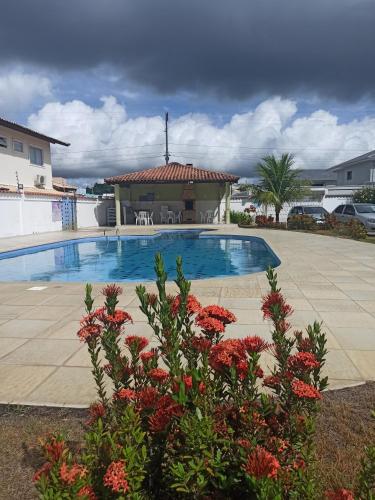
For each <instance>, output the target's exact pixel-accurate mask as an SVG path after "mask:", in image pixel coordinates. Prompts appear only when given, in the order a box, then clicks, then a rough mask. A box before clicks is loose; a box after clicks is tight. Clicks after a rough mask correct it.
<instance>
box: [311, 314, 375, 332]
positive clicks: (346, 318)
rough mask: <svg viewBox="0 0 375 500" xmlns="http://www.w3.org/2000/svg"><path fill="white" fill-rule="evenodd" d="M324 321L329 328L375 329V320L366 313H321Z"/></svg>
mask: <svg viewBox="0 0 375 500" xmlns="http://www.w3.org/2000/svg"><path fill="white" fill-rule="evenodd" d="M319 314H320V315H321V317H322V318H323V321H324V322H325V323H326V324H327V325H328V326H329V327H337V328H339V327H351V326H354V327H357V328H358V327H360V328H364V327H365V328H366V327H372V328H374V329H375V318H374V317H373V316H371V315H370V314H369V313H366V312H344V311H340V312H320V313H319Z"/></svg>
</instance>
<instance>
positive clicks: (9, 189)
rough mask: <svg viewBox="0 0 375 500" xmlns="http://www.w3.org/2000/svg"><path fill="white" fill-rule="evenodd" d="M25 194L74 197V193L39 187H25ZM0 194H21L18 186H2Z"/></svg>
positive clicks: (0, 186)
mask: <svg viewBox="0 0 375 500" xmlns="http://www.w3.org/2000/svg"><path fill="white" fill-rule="evenodd" d="M23 192H24V194H26V195H34V196H58V197H66V196H68V197H69V196H74V193H63V192H62V191H56V189H42V188H37V187H25V188H24V189H23ZM0 193H9V194H15V193H19V191H18V189H17V187H16V186H11V185H9V184H0Z"/></svg>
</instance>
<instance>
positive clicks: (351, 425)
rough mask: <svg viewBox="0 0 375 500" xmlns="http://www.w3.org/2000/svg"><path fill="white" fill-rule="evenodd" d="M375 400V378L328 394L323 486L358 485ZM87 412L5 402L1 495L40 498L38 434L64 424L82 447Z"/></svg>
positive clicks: (374, 438)
mask: <svg viewBox="0 0 375 500" xmlns="http://www.w3.org/2000/svg"><path fill="white" fill-rule="evenodd" d="M374 406H375V382H370V383H367V384H365V385H361V386H356V387H352V388H347V389H341V390H337V391H328V392H326V393H325V394H324V398H323V401H322V408H321V412H320V415H319V418H318V421H317V436H316V447H317V456H318V457H319V459H318V460H317V463H316V469H317V470H316V472H317V477H318V478H319V484H320V486H321V491H324V490H325V489H327V488H331V487H336V486H337V487H340V486H345V487H348V488H351V487H352V486H353V483H354V480H355V477H356V474H357V471H358V467H359V461H360V459H361V457H362V456H363V448H364V446H366V445H368V444H369V443H371V442H372V443H374V442H375V426H374V422H373V421H372V419H371V417H370V413H371V411H372V410H373V409H374ZM86 418H87V410H77V409H68V408H45V407H35V406H34V407H31V406H10V405H0V447H1V452H2V453H1V455H0V499H1V500H13V499H22V500H29V499H35V498H37V496H36V493H35V491H34V488H33V486H32V482H31V478H32V476H33V473H34V471H35V469H36V468H37V467H38V466H39V465H41V463H42V461H43V460H42V457H41V455H40V449H39V445H38V438H39V437H41V436H45V435H47V434H48V433H50V432H53V431H58V430H59V431H62V432H63V433H65V434H66V436H67V438H68V440H69V442H70V444H71V445H72V446H73V447H74V448H76V447H79V445H80V443H81V440H82V437H83V434H84V429H83V426H82V422H83V421H84V420H86Z"/></svg>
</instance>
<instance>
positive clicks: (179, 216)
mask: <svg viewBox="0 0 375 500" xmlns="http://www.w3.org/2000/svg"><path fill="white" fill-rule="evenodd" d="M176 222H177V223H178V224H181V222H182V212H181V210H180V211H179V212H177V214H176Z"/></svg>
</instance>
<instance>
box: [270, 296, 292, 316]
mask: <svg viewBox="0 0 375 500" xmlns="http://www.w3.org/2000/svg"><path fill="white" fill-rule="evenodd" d="M262 311H263V317H264V319H266V318H270V319H273V318H274V317H275V316H281V317H282V318H286V317H287V316H289V315H290V314H291V313H292V312H293V309H292V307H291V306H290V305H289V304H287V303H286V302H285V299H284V297H283V295H282V294H281V293H280V292H270V293H269V294H267V295H266V296H265V297H263V304H262Z"/></svg>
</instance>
